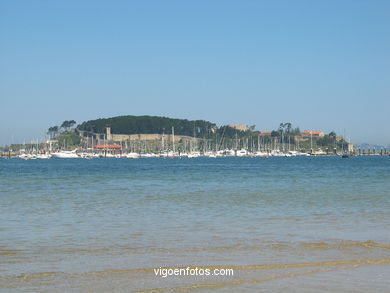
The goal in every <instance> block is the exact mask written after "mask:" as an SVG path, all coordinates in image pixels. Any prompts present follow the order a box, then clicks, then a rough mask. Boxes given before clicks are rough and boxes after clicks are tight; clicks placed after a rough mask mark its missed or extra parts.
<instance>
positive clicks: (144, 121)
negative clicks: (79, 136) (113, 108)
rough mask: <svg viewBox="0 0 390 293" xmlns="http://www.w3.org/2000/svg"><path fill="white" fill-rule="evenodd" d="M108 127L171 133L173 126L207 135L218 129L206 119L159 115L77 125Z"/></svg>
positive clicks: (131, 131)
mask: <svg viewBox="0 0 390 293" xmlns="http://www.w3.org/2000/svg"><path fill="white" fill-rule="evenodd" d="M106 127H111V133H113V134H139V133H142V134H161V133H165V134H171V132H172V127H174V129H175V134H176V135H187V136H194V135H195V136H196V137H207V136H209V135H210V133H211V132H212V129H215V130H216V129H217V126H216V124H215V123H212V122H209V121H205V120H187V119H173V118H168V117H157V116H118V117H112V118H101V119H96V120H89V121H86V122H83V123H81V124H80V125H78V126H77V128H78V129H80V130H84V131H91V132H94V133H104V132H105V129H106Z"/></svg>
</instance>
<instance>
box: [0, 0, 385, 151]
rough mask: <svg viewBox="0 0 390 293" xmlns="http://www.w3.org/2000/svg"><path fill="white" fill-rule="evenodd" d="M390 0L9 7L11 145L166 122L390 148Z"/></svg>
mask: <svg viewBox="0 0 390 293" xmlns="http://www.w3.org/2000/svg"><path fill="white" fill-rule="evenodd" d="M389 29H390V1H376V0H374V1H369V0H366V1H359V0H354V1H339V0H337V1H330V0H328V1H311V0H308V1H299V0H297V1H289V0H286V1H241V0H240V1H238V0H237V1H227V0H223V1H216V0H212V1H200V0H197V1H179V0H178V1H169V0H168V1H119V0H117V1H98V0H93V1H86V0H83V1H69V0H67V1H53V0H47V1H39V0H35V1H27V0H26V1H19V0H9V1H5V0H0V145H5V144H9V143H10V142H23V141H24V140H26V141H29V140H31V139H36V138H42V137H43V136H44V135H45V132H46V129H47V128H48V127H49V126H53V125H58V124H60V123H61V122H62V121H63V120H68V119H74V120H76V121H77V122H78V123H80V122H82V121H85V120H89V119H95V118H100V117H111V116H116V115H145V114H146V115H161V116H169V117H175V118H188V119H205V120H209V121H212V122H216V123H217V124H219V125H222V124H238V123H240V124H241V123H242V124H248V125H253V124H255V125H256V128H257V129H258V130H270V129H275V128H277V127H278V125H279V123H280V122H291V123H293V125H294V126H300V128H301V130H305V129H311V130H324V131H325V132H329V131H332V130H335V131H336V132H338V133H340V134H342V133H343V131H344V129H346V131H347V136H351V139H352V141H353V142H369V143H377V144H384V145H387V144H390V129H389V128H390V96H389V95H390V33H389Z"/></svg>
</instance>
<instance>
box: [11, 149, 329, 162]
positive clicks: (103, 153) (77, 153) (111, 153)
mask: <svg viewBox="0 0 390 293" xmlns="http://www.w3.org/2000/svg"><path fill="white" fill-rule="evenodd" d="M313 155H314V156H319V155H326V153H325V152H322V151H317V152H313V153H305V152H299V151H285V152H283V151H280V150H271V151H265V152H264V151H256V152H251V151H248V150H246V149H240V150H232V149H225V150H220V151H207V152H188V153H187V152H178V151H175V152H174V151H173V150H171V151H163V152H159V153H153V152H140V153H137V152H122V151H121V150H110V149H106V150H99V151H98V152H95V151H93V150H92V149H90V150H88V149H87V150H77V149H76V150H73V151H65V150H60V151H55V152H42V153H21V154H19V155H18V156H17V157H19V158H21V159H25V160H28V159H50V158H63V159H70V158H84V159H93V158H128V159H138V158H199V157H208V158H218V157H294V156H313Z"/></svg>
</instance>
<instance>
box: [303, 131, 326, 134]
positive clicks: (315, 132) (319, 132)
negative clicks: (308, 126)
mask: <svg viewBox="0 0 390 293" xmlns="http://www.w3.org/2000/svg"><path fill="white" fill-rule="evenodd" d="M302 133H307V134H321V133H322V131H312V130H304V131H302Z"/></svg>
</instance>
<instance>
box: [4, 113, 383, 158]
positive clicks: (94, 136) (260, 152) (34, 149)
mask: <svg viewBox="0 0 390 293" xmlns="http://www.w3.org/2000/svg"><path fill="white" fill-rule="evenodd" d="M47 136H48V138H47V139H45V140H43V141H31V142H24V143H23V144H12V145H10V146H5V147H3V148H2V149H1V153H0V154H1V157H3V158H22V159H48V158H52V157H53V158H86V159H91V158H96V157H115V158H134V159H135V158H141V157H187V158H194V157H226V156H236V157H271V156H280V157H292V156H342V157H352V156H358V155H388V154H389V152H388V150H387V149H386V148H381V149H375V148H372V149H370V148H359V147H357V146H354V145H353V144H352V143H350V142H349V141H348V140H346V139H345V137H344V136H341V135H338V134H336V133H335V132H334V131H332V132H330V133H327V134H326V133H324V132H323V131H322V130H318V129H317V130H313V129H309V130H300V129H299V127H293V125H292V124H291V123H289V122H286V123H280V124H279V125H278V127H277V128H276V129H274V130H257V129H256V126H255V125H252V126H248V125H244V124H242V125H223V126H217V125H216V124H215V123H212V122H209V121H205V120H192V121H191V120H187V119H172V118H167V117H157V116H118V117H112V118H104V119H96V120H90V121H86V122H83V123H81V124H79V125H77V126H76V121H74V120H66V121H63V122H62V123H61V124H60V125H58V126H57V125H56V126H51V127H49V128H48V130H47Z"/></svg>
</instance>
